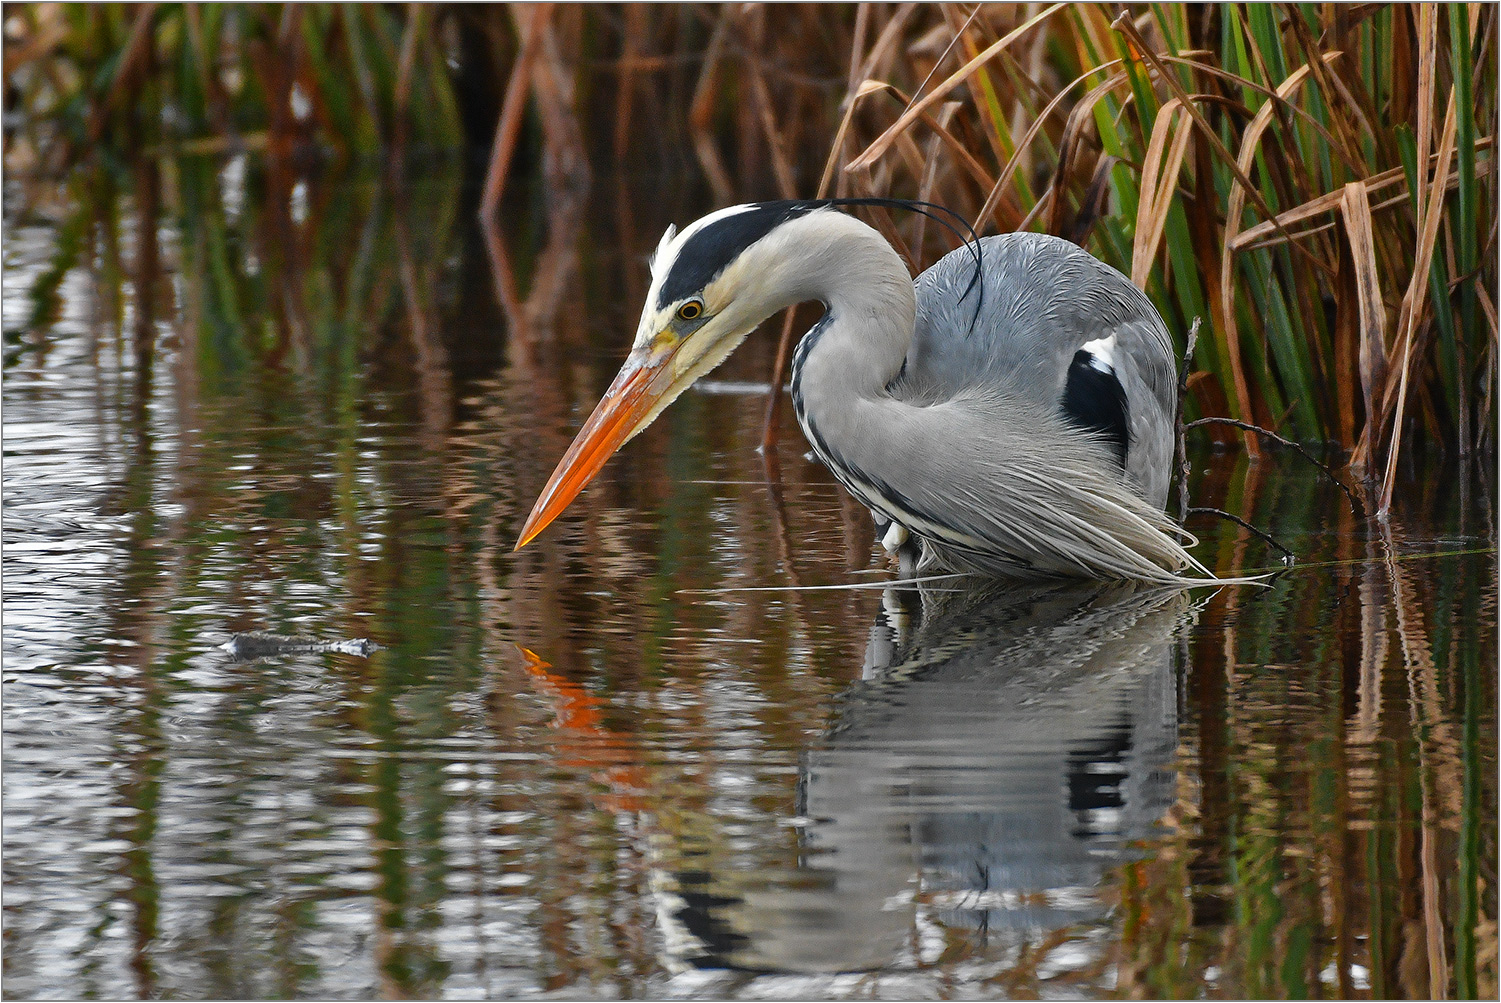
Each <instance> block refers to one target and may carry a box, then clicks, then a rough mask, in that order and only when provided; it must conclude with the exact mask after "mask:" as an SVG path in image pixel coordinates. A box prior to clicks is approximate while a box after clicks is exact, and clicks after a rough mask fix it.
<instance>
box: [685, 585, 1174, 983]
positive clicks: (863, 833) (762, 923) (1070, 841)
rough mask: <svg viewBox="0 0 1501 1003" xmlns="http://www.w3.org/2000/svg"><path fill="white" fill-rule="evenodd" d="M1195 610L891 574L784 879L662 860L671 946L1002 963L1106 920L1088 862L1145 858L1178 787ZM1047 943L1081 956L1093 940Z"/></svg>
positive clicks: (844, 964) (761, 964)
mask: <svg viewBox="0 0 1501 1003" xmlns="http://www.w3.org/2000/svg"><path fill="white" fill-rule="evenodd" d="M1190 621H1191V609H1190V605H1189V599H1188V597H1187V595H1185V594H1184V593H1181V592H1171V591H1169V592H1164V591H1160V590H1158V591H1140V590H1133V589H1131V588H1129V587H1108V588H1101V587H1082V586H1051V587H1031V588H1025V589H1023V588H1016V589H1013V590H1007V591H1000V592H988V593H984V594H980V595H972V594H968V593H963V592H960V593H944V592H932V591H926V590H925V591H923V592H921V593H918V592H909V591H897V590H888V592H887V593H886V602H885V607H884V609H883V610H882V611H881V613H880V615H879V616H878V617H877V619H876V622H875V625H874V626H873V627H872V628H871V637H870V644H869V648H868V652H867V657H866V662H865V668H864V675H863V678H862V679H861V681H860V682H858V683H856V684H854V685H853V686H852V687H851V688H850V689H849V690H847V691H846V692H845V693H843V694H841V695H840V697H839V699H838V701H837V705H836V708H837V709H836V711H835V718H834V723H833V724H832V725H831V726H830V728H829V729H828V731H827V733H826V734H825V735H824V736H823V737H822V738H821V739H820V740H819V741H818V742H817V743H815V744H814V745H813V747H812V748H810V749H809V750H808V752H807V753H806V754H805V756H804V758H803V766H802V769H801V773H800V777H799V813H800V815H801V816H802V825H803V829H802V831H803V841H802V845H801V854H802V858H801V860H800V862H799V868H798V871H797V873H796V874H795V875H788V876H784V877H782V878H780V879H779V880H778V881H777V882H776V883H775V884H773V885H770V886H764V887H759V888H758V887H748V888H747V887H737V882H736V878H735V876H734V875H721V874H712V875H711V874H705V873H695V872H692V871H680V872H678V873H676V874H675V875H674V877H675V879H676V882H677V895H676V897H677V898H678V899H679V900H680V901H681V905H679V906H678V907H677V908H676V909H675V910H673V911H672V912H671V916H672V919H673V921H675V923H676V924H677V925H678V927H679V928H680V929H679V931H677V932H678V939H677V941H676V942H677V944H678V949H679V951H680V952H681V954H682V955H683V957H685V958H687V959H689V960H691V961H692V962H694V963H695V964H700V965H718V964H724V965H732V966H739V967H746V968H752V969H769V970H790V971H849V970H862V969H880V968H892V967H896V968H901V967H916V966H919V965H921V964H924V963H928V964H931V963H934V962H936V961H937V960H938V959H939V958H942V957H945V956H952V955H953V954H955V953H965V954H968V955H971V956H982V957H991V958H996V959H997V960H1000V959H1003V958H1005V957H1008V956H1009V957H1012V958H1014V957H1015V955H1016V954H1017V953H1018V952H1019V951H1020V950H1022V949H1023V948H1025V947H1026V946H1027V945H1028V944H1029V943H1032V942H1033V941H1035V940H1037V939H1039V935H1042V936H1045V935H1046V934H1049V933H1053V932H1055V931H1068V928H1069V927H1072V926H1075V925H1077V924H1084V923H1092V922H1096V921H1100V920H1102V919H1104V918H1105V916H1106V913H1107V912H1108V905H1107V903H1106V902H1105V901H1104V900H1102V899H1101V897H1100V895H1099V885H1100V881H1101V878H1102V875H1103V874H1104V873H1105V872H1106V871H1108V870H1109V869H1110V868H1113V867H1115V866H1116V865H1118V864H1120V863H1122V862H1124V861H1128V860H1132V859H1136V858H1138V857H1139V856H1141V855H1142V853H1143V852H1144V851H1143V850H1142V848H1141V845H1140V844H1141V841H1143V840H1148V839H1150V838H1151V837H1152V836H1153V834H1154V827H1155V823H1156V821H1157V820H1158V819H1159V818H1160V817H1161V816H1162V814H1163V813H1164V812H1165V811H1166V810H1167V808H1168V806H1169V805H1170V804H1171V803H1172V801H1173V799H1174V796H1175V794H1174V772H1173V763H1172V760H1173V755H1174V751H1175V749H1176V746H1177V684H1176V680H1177V676H1176V671H1175V666H1176V663H1177V658H1176V655H1177V653H1178V652H1179V651H1180V647H1179V639H1180V636H1181V631H1182V630H1183V629H1184V628H1185V627H1186V626H1187V625H1188V624H1189V623H1190ZM1078 938H1079V933H1078V931H1073V932H1070V939H1074V940H1077V939H1078ZM670 941H671V938H670ZM1061 953H1062V954H1065V955H1067V957H1066V959H1064V963H1066V964H1067V965H1068V966H1069V967H1081V966H1083V965H1085V964H1086V963H1088V962H1092V961H1094V960H1097V959H1096V955H1097V954H1098V951H1097V950H1094V949H1086V950H1083V951H1081V950H1078V949H1072V948H1071V949H1070V950H1069V951H1067V952H1061Z"/></svg>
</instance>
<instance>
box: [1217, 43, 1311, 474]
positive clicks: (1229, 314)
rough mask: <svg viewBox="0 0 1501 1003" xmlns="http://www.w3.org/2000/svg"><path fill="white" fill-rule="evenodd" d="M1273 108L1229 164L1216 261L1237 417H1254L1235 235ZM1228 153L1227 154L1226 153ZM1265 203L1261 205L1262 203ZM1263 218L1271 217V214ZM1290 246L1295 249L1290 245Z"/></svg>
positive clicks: (1298, 77)
mask: <svg viewBox="0 0 1501 1003" xmlns="http://www.w3.org/2000/svg"><path fill="white" fill-rule="evenodd" d="M1308 75H1309V70H1308V67H1306V66H1301V67H1299V68H1298V69H1297V70H1296V71H1294V72H1293V73H1292V74H1290V75H1289V76H1288V78H1287V79H1286V80H1284V81H1282V83H1281V84H1279V85H1278V86H1277V93H1278V95H1279V96H1281V97H1282V98H1283V99H1284V100H1286V99H1287V98H1288V97H1289V96H1291V95H1292V94H1293V93H1295V92H1296V91H1297V90H1298V89H1299V88H1300V87H1302V86H1303V84H1304V82H1305V81H1307V80H1308ZM1274 107H1275V106H1274V105H1273V104H1272V103H1271V102H1268V103H1266V104H1264V105H1262V106H1261V108H1260V109H1259V110H1258V111H1257V112H1256V117H1255V118H1253V119H1252V120H1251V123H1250V125H1248V126H1247V127H1246V130H1245V132H1244V133H1243V134H1242V136H1241V144H1240V158H1239V160H1236V161H1232V162H1233V163H1234V164H1235V170H1236V174H1237V175H1238V176H1239V177H1240V178H1241V179H1242V183H1241V185H1239V186H1232V187H1231V189H1230V205H1229V209H1228V211H1227V212H1226V213H1225V234H1224V237H1223V245H1224V250H1223V252H1222V256H1221V258H1220V300H1219V315H1220V316H1219V321H1220V322H1219V325H1218V327H1219V330H1220V331H1221V332H1222V334H1223V336H1224V339H1225V352H1226V354H1227V356H1228V357H1229V359H1230V372H1231V375H1232V376H1233V377H1234V382H1235V398H1236V404H1237V407H1238V409H1239V411H1240V413H1241V415H1243V416H1246V417H1252V416H1254V414H1255V412H1254V410H1253V409H1252V403H1251V391H1250V387H1249V386H1248V384H1247V382H1246V374H1245V366H1244V364H1243V362H1242V361H1241V357H1240V335H1239V332H1238V329H1237V325H1236V322H1235V282H1234V271H1233V270H1234V267H1235V250H1234V248H1235V245H1234V241H1235V234H1236V231H1237V230H1239V229H1240V220H1241V215H1242V212H1243V210H1244V209H1245V196H1246V194H1248V193H1249V194H1252V195H1254V196H1255V197H1256V199H1257V200H1258V201H1260V200H1261V195H1260V193H1259V192H1257V191H1256V190H1255V189H1254V188H1251V187H1249V182H1248V180H1247V179H1246V171H1247V170H1249V168H1250V165H1251V162H1252V161H1253V160H1254V159H1255V156H1256V148H1257V146H1258V145H1260V142H1261V136H1262V134H1263V133H1264V132H1266V130H1267V127H1268V126H1270V125H1271V123H1272V114H1273V109H1274ZM1210 143H1211V145H1213V146H1214V147H1215V148H1216V149H1217V150H1220V151H1224V145H1223V144H1221V143H1220V142H1219V139H1218V137H1214V138H1212V139H1210ZM1227 152H1228V151H1227ZM1262 204H1265V203H1262ZM1266 215H1268V216H1271V217H1275V214H1274V213H1271V212H1268V213H1267V214H1266ZM1293 246H1295V247H1296V246H1298V245H1296V244H1294V245H1293ZM1245 444H1246V449H1247V451H1248V452H1250V454H1251V455H1252V456H1260V455H1261V447H1260V446H1259V445H1258V444H1257V443H1256V441H1255V440H1254V439H1252V438H1251V437H1250V436H1245Z"/></svg>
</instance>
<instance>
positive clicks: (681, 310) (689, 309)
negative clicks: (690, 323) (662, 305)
mask: <svg viewBox="0 0 1501 1003" xmlns="http://www.w3.org/2000/svg"><path fill="white" fill-rule="evenodd" d="M703 312H704V305H703V304H702V303H700V302H699V301H698V300H689V301H688V302H686V303H684V304H683V305H682V306H680V307H678V320H698V318H699V317H701V316H702V315H703Z"/></svg>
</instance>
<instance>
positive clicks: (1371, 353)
mask: <svg viewBox="0 0 1501 1003" xmlns="http://www.w3.org/2000/svg"><path fill="white" fill-rule="evenodd" d="M1342 195H1343V205H1342V212H1343V215H1344V220H1345V234H1346V235H1347V236H1348V237H1349V240H1350V264H1351V268H1352V270H1353V272H1354V281H1355V292H1356V298H1357V302H1358V303H1359V304H1360V342H1359V343H1360V356H1359V360H1360V362H1359V365H1360V387H1361V391H1362V393H1363V394H1364V396H1365V413H1366V424H1365V429H1364V431H1363V432H1362V433H1361V437H1362V440H1364V442H1363V446H1364V449H1365V450H1366V452H1367V453H1369V451H1370V439H1371V437H1372V436H1373V435H1375V434H1377V433H1376V431H1375V430H1376V429H1379V428H1380V427H1381V419H1380V416H1379V415H1378V414H1377V411H1376V405H1377V400H1376V388H1377V387H1378V386H1380V385H1381V384H1382V383H1384V382H1385V379H1386V306H1385V305H1384V303H1383V301H1382V298H1381V276H1380V273H1379V272H1378V271H1377V268H1376V242H1375V238H1374V227H1373V225H1372V223H1371V202H1370V198H1369V196H1368V193H1367V191H1366V186H1365V185H1364V184H1363V183H1361V182H1359V181H1351V182H1350V183H1349V184H1347V185H1345V187H1344V191H1343V193H1342Z"/></svg>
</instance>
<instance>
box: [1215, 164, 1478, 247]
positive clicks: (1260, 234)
mask: <svg viewBox="0 0 1501 1003" xmlns="http://www.w3.org/2000/svg"><path fill="white" fill-rule="evenodd" d="M1491 141H1492V137H1490V136H1484V137H1482V138H1480V139H1477V140H1476V141H1475V149H1476V150H1483V149H1487V148H1489V147H1490V146H1491ZM1436 161H1437V154H1435V155H1433V156H1431V157H1429V159H1428V164H1429V169H1430V170H1432V169H1433V168H1434V166H1435V165H1436ZM1490 170H1491V161H1490V160H1485V161H1479V160H1477V161H1476V162H1475V177H1476V178H1477V179H1478V178H1482V177H1485V176H1486V175H1487V174H1489V173H1490ZM1404 179H1405V172H1404V171H1403V169H1402V168H1400V167H1393V168H1392V169H1391V170H1387V171H1382V172H1381V173H1379V174H1373V175H1371V176H1370V177H1369V178H1366V179H1365V180H1364V181H1362V182H1361V184H1362V185H1364V186H1365V189H1366V192H1367V193H1368V194H1371V193H1375V192H1377V191H1380V190H1381V189H1383V188H1389V187H1391V186H1392V185H1395V184H1398V183H1402V193H1401V194H1399V195H1395V196H1393V197H1391V198H1389V199H1386V200H1385V201H1382V202H1380V203H1377V204H1376V205H1375V206H1374V207H1373V209H1372V211H1373V212H1379V211H1381V210H1382V209H1386V208H1388V207H1390V206H1394V205H1403V204H1406V203H1407V202H1408V201H1409V198H1408V194H1407V186H1406V184H1405V183H1404ZM1458 184H1459V173H1458V172H1457V171H1456V172H1455V173H1453V174H1450V175H1449V177H1448V178H1447V179H1446V188H1454V187H1456V186H1457V185H1458ZM1344 197H1345V196H1344V191H1343V190H1341V191H1336V192H1327V193H1325V194H1323V195H1320V196H1318V197H1316V198H1312V199H1309V200H1308V201H1307V202H1304V203H1303V204H1302V205H1299V206H1294V207H1293V208H1291V209H1288V210H1287V211H1286V212H1283V213H1280V214H1279V215H1278V216H1277V219H1276V221H1273V220H1267V221H1266V222H1263V223H1258V224H1256V225H1255V226H1253V227H1251V228H1250V229H1248V230H1244V231H1242V232H1240V233H1238V234H1236V236H1235V239H1234V240H1233V241H1232V242H1231V245H1230V246H1231V249H1233V250H1236V251H1241V250H1250V249H1254V248H1257V247H1273V246H1276V245H1279V244H1282V243H1285V242H1286V241H1287V240H1297V239H1299V238H1301V237H1304V236H1307V235H1308V234H1310V233H1315V232H1318V231H1319V230H1322V229H1327V228H1328V226H1332V225H1333V224H1327V225H1326V226H1324V227H1319V228H1315V229H1309V230H1298V231H1287V232H1285V233H1284V234H1283V235H1282V236H1278V237H1272V236H1270V235H1271V234H1273V233H1276V232H1279V228H1278V227H1277V226H1276V223H1277V222H1281V223H1282V228H1281V229H1282V230H1284V231H1285V230H1286V228H1287V227H1291V226H1292V225H1293V224H1294V223H1301V222H1302V221H1303V220H1305V219H1311V218H1312V217H1314V216H1319V215H1322V214H1324V213H1326V212H1335V211H1337V210H1338V209H1339V208H1340V207H1341V206H1342V205H1343V204H1344Z"/></svg>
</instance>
